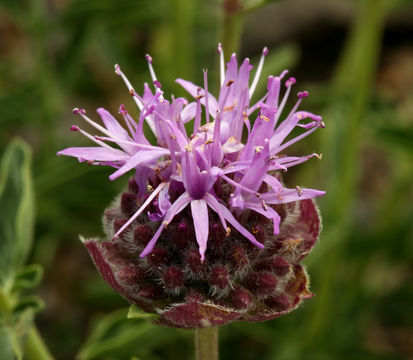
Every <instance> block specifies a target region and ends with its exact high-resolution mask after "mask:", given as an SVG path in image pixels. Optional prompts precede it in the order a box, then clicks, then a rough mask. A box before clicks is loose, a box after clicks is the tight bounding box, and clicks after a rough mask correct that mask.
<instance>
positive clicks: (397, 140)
mask: <svg viewBox="0 0 413 360" xmlns="http://www.w3.org/2000/svg"><path fill="white" fill-rule="evenodd" d="M377 137H378V138H379V139H382V140H384V141H386V142H387V143H389V144H390V145H391V146H394V147H397V148H400V149H401V150H403V151H405V152H406V153H410V154H413V128H411V127H410V128H408V127H401V126H397V125H386V126H384V127H381V128H379V129H378V131H377Z"/></svg>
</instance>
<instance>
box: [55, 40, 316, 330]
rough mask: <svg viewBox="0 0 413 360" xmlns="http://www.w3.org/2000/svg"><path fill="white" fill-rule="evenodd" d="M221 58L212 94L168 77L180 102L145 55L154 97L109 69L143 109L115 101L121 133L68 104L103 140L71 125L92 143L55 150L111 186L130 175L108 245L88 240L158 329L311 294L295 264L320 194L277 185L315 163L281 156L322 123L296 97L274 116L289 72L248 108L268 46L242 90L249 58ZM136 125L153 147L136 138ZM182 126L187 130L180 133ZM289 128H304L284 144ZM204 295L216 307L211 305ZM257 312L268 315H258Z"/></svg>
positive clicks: (110, 121)
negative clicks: (104, 168)
mask: <svg viewBox="0 0 413 360" xmlns="http://www.w3.org/2000/svg"><path fill="white" fill-rule="evenodd" d="M218 51H219V53H220V58H221V88H220V92H219V96H218V97H217V98H216V97H214V96H213V95H212V94H211V93H209V91H208V78H207V71H204V84H203V86H202V87H201V86H197V85H194V84H192V83H191V82H189V81H186V80H183V79H178V80H177V83H178V84H180V85H181V86H182V87H183V88H184V89H185V90H187V91H188V93H189V94H190V95H191V96H192V97H193V101H192V102H189V103H188V101H187V100H185V99H184V98H174V97H172V98H171V99H170V100H167V99H165V98H164V94H163V92H162V90H161V84H160V82H159V81H158V80H157V78H156V75H155V72H154V70H153V67H152V58H151V57H150V56H149V55H147V56H146V59H147V61H148V65H149V71H150V73H151V77H152V82H153V86H154V90H153V91H152V90H151V89H150V87H149V86H148V85H147V84H145V87H144V93H143V95H142V96H140V95H138V94H137V93H136V91H135V90H134V88H133V87H132V85H131V84H130V82H129V80H128V79H127V78H126V76H125V75H124V74H123V72H122V71H121V69H120V67H119V66H118V65H116V66H115V72H116V73H117V74H118V75H119V76H121V77H122V79H123V81H124V82H125V84H126V86H127V87H128V90H129V93H130V94H131V96H132V97H133V99H134V101H135V102H136V104H137V106H138V107H139V109H140V116H139V119H138V121H135V120H134V119H133V118H132V117H131V116H130V115H129V113H128V112H127V111H126V109H125V106H123V105H121V107H120V109H119V113H120V114H121V115H122V117H123V119H124V123H125V125H124V126H122V125H121V124H120V122H119V121H118V120H116V119H115V118H114V117H113V116H112V115H110V113H109V112H107V111H106V110H104V109H102V108H100V109H98V114H99V115H100V117H101V119H102V122H103V124H104V126H101V125H99V124H98V123H96V122H94V121H93V120H91V119H90V118H89V117H87V116H86V114H85V111H84V110H81V109H75V110H74V112H75V114H79V115H81V116H82V117H83V119H84V120H86V122H88V123H89V124H91V125H92V126H93V127H94V128H96V129H97V130H98V131H99V132H100V133H101V134H100V135H95V136H93V135H91V134H89V133H87V132H85V131H84V130H82V129H81V128H79V127H78V126H73V127H72V130H74V131H79V132H81V133H82V134H83V135H85V136H87V137H88V138H90V139H91V140H92V141H94V142H95V143H96V145H97V146H95V147H86V148H68V149H65V150H62V151H60V152H59V153H58V154H59V155H68V156H74V157H77V158H78V159H79V161H87V162H88V163H90V164H102V165H109V166H111V167H113V168H115V169H116V170H115V171H114V172H113V173H112V174H111V175H110V177H109V178H110V179H111V180H114V179H116V178H118V177H120V176H122V175H123V174H125V173H127V172H129V171H131V170H132V171H134V178H133V180H131V182H130V188H129V191H128V192H126V193H124V194H122V196H121V197H120V199H118V200H117V201H116V202H115V203H114V205H113V206H112V207H111V208H110V209H109V210H108V211H107V212H106V214H105V217H104V223H105V224H106V227H105V231H106V235H107V236H109V237H110V238H112V239H113V240H114V241H113V242H112V241H110V242H96V241H85V244H86V246H87V248H88V250H89V251H90V253H91V255H92V257H93V259H94V261H95V263H96V265H97V266H98V268H99V270H100V271H101V273H102V274H103V276H104V277H105V279H106V280H107V281H108V282H109V284H110V285H111V286H112V287H114V288H115V289H116V290H117V291H119V292H120V293H121V294H123V295H124V296H125V297H127V298H128V299H129V300H130V301H132V302H135V303H137V304H139V305H140V306H141V307H142V308H143V309H146V310H147V311H150V312H156V313H157V314H163V317H162V319H163V320H158V322H159V323H164V324H167V325H171V326H178V327H201V326H205V325H208V324H212V325H214V324H213V321H212V320H211V319H212V316H214V317H215V318H216V319H221V318H222V319H221V320H219V321H218V323H225V322H228V321H232V320H235V319H238V320H240V319H241V320H251V321H254V320H256V321H259V320H263V319H268V318H272V317H275V316H279V315H280V314H282V313H285V312H288V311H290V310H292V309H293V308H294V307H296V306H297V304H298V303H299V302H300V300H301V299H302V298H305V297H308V296H309V294H310V293H309V292H308V290H307V277H306V274H305V272H304V270H303V269H302V267H301V266H300V265H298V261H299V260H301V258H302V257H304V256H305V255H306V254H307V253H308V251H309V250H310V249H311V247H312V246H313V244H314V243H315V241H316V239H317V236H318V233H319V229H320V224H319V216H318V213H317V210H316V207H315V205H314V203H313V202H312V201H311V200H309V199H312V198H314V197H316V196H320V195H323V194H324V192H323V191H319V190H313V189H305V188H301V187H299V186H297V187H296V188H293V189H289V188H286V187H285V186H284V185H283V184H282V182H281V179H280V176H279V170H282V171H287V170H288V168H290V167H292V166H294V165H298V164H300V163H302V162H305V161H307V160H308V159H310V158H312V157H320V155H318V154H311V155H307V156H287V155H285V154H284V151H285V150H286V149H287V148H288V147H290V146H291V145H293V144H294V143H295V142H297V141H299V140H300V139H302V138H304V137H306V136H307V135H309V134H311V133H312V132H313V131H315V130H316V129H317V128H319V127H324V123H323V122H322V120H321V117H320V116H317V115H314V114H311V113H309V112H306V111H299V110H298V108H299V106H300V104H301V102H302V100H303V99H304V98H305V97H307V96H308V93H307V92H300V93H298V94H297V101H296V104H295V105H294V106H293V108H292V109H291V110H290V111H289V113H288V114H287V116H286V117H284V118H283V119H282V118H281V115H282V114H283V113H285V107H286V102H287V99H288V97H289V96H290V92H291V90H292V87H293V85H294V84H295V82H296V80H295V79H294V78H291V77H290V78H286V74H287V71H284V72H283V73H282V74H281V75H280V76H277V77H273V76H270V77H269V78H268V82H267V93H266V94H265V96H264V97H263V98H262V99H260V100H259V101H257V102H255V103H251V99H252V97H253V94H254V91H255V88H256V86H257V83H258V81H259V78H260V74H261V70H262V67H263V63H264V58H265V56H266V55H267V53H268V50H267V49H266V48H265V49H264V50H263V53H262V57H261V60H260V62H259V65H258V68H257V71H256V73H255V76H254V78H253V80H252V82H251V85H250V72H251V70H252V66H251V65H250V63H249V60H248V59H245V60H244V61H243V63H242V64H241V65H240V66H239V67H238V64H237V58H236V56H235V54H234V55H232V57H231V59H230V61H229V63H228V64H227V69H226V71H225V69H224V61H223V52H222V49H221V47H220V46H219V47H218ZM285 78H286V79H285ZM283 88H285V90H283ZM281 93H283V95H282V96H281ZM252 120H253V121H252ZM145 121H146V123H147V124H148V125H149V127H150V129H151V130H152V132H153V133H154V135H155V136H156V138H157V144H156V145H152V144H150V143H149V141H148V140H147V138H146V137H145V135H144V133H143V123H144V122H145ZM190 122H191V123H192V125H193V126H192V129H193V130H192V131H191V132H188V131H187V130H186V129H187V127H188V126H186V124H187V123H190ZM296 128H301V129H303V130H302V131H301V133H300V134H299V135H297V136H296V137H293V138H289V135H290V134H291V132H292V131H293V130H294V129H296ZM244 138H245V141H244V140H243V139H244ZM284 204H287V205H284ZM294 221H295V222H297V224H294V226H292V223H293V222H294ZM300 224H301V225H300ZM245 241H247V243H246V242H245ZM195 242H196V245H197V246H196V247H195V245H194V244H195ZM264 242H265V244H264ZM196 248H197V249H196ZM197 252H198V253H197ZM136 253H139V257H140V260H136V259H135V258H134V257H135V254H136ZM159 284H162V286H161V287H160V286H159ZM131 286H132V288H131ZM133 286H135V287H133ZM162 294H163V295H164V296H163V295H162ZM211 294H212V297H213V298H214V299H215V300H217V299H218V302H216V303H215V302H212V303H211V299H208V296H209V295H211ZM166 299H167V300H166ZM177 304H178V305H177ZM179 304H180V305H179ZM182 304H184V305H185V306H184V307H183V308H182V307H181V306H182ZM190 304H192V305H190ZM220 304H221V305H220ZM260 307H261V308H263V309H264V308H265V309H266V312H265V314H264V313H262V312H261V313H260V312H257V311H258V310H257V309H259V308H260ZM172 309H173V310H172ZM179 309H180V310H179ZM228 309H230V310H228ZM274 309H275V310H274ZM191 312H192V315H191V316H193V317H194V319H196V320H193V322H191V321H189V320H188V321H186V322H185V321H184V320H183V318H182V317H184V318H185V316H189V314H190V313H191ZM194 312H195V313H197V314H198V315H199V314H200V313H202V312H203V313H209V312H211V314H210V315H211V316H206V317H202V316H195V315H194ZM167 313H168V314H169V315H168V316H169V317H168V316H166V314H167ZM219 314H221V317H220V315H219ZM174 319H175V320H174Z"/></svg>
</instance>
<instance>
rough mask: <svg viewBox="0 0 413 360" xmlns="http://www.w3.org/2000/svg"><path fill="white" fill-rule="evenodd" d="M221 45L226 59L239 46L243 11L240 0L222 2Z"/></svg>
mask: <svg viewBox="0 0 413 360" xmlns="http://www.w3.org/2000/svg"><path fill="white" fill-rule="evenodd" d="M223 10H224V15H223V22H222V35H221V40H222V47H223V49H224V54H225V57H226V58H227V59H229V57H230V56H231V54H232V53H236V52H237V51H238V48H239V44H240V40H241V34H242V24H243V20H244V16H243V15H244V13H243V11H242V10H243V7H242V1H241V0H225V1H224V4H223Z"/></svg>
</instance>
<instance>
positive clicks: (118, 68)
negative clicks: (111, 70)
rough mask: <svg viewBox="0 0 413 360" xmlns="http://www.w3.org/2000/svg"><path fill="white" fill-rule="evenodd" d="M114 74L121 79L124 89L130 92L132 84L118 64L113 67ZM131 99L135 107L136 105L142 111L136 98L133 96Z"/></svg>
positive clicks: (140, 103)
mask: <svg viewBox="0 0 413 360" xmlns="http://www.w3.org/2000/svg"><path fill="white" fill-rule="evenodd" d="M115 73H116V74H117V75H119V76H120V77H121V78H122V80H123V82H124V83H125V85H126V87H127V88H128V90H129V92H130V91H131V90H133V86H132V84H131V83H130V82H129V80H128V78H127V77H126V76H125V74H124V73H123V72H122V71H121V69H120V66H119V65H118V64H116V65H115ZM133 99H134V101H135V103H136V105H138V108H139V110H142V108H143V104H142V102H141V101H140V100H139V99H138V98H137V97H136V96H134V97H133Z"/></svg>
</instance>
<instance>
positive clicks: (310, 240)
mask: <svg viewBox="0 0 413 360" xmlns="http://www.w3.org/2000/svg"><path fill="white" fill-rule="evenodd" d="M154 185H155V184H154ZM214 188H215V191H216V192H217V193H218V194H220V198H221V199H227V200H226V202H227V203H226V204H225V203H224V205H226V206H229V204H228V201H229V194H230V193H231V192H232V191H233V189H232V187H231V186H230V185H228V184H225V183H224V182H220V183H217V184H215V185H214ZM137 199H138V187H137V185H136V183H135V181H134V180H133V179H131V180H130V182H129V188H128V191H127V192H124V193H123V194H121V196H120V197H119V198H118V199H117V200H116V201H115V202H114V204H113V205H112V206H111V207H110V208H109V209H108V210H106V212H105V215H104V227H105V233H106V236H107V238H109V239H111V238H113V236H114V234H115V233H116V232H117V231H118V229H119V228H120V227H121V226H122V225H123V224H125V222H126V221H127V220H128V219H129V218H130V216H131V215H132V214H133V213H134V212H135V211H136V209H137V205H136V202H137ZM224 201H225V200H224ZM272 207H273V208H274V210H276V211H277V213H278V214H279V215H280V218H281V221H280V232H279V234H278V235H277V236H275V235H274V231H273V224H272V222H271V221H270V220H269V219H268V218H266V217H264V216H262V215H260V214H257V213H256V212H253V211H250V210H245V211H243V212H242V213H241V214H240V215H239V216H238V221H239V222H240V223H241V224H242V225H243V226H244V227H245V228H247V229H251V231H252V233H253V234H254V235H255V237H256V238H257V240H259V241H260V242H261V243H262V244H264V245H265V248H264V249H260V248H258V247H256V246H255V245H253V244H251V242H249V241H248V240H247V239H246V238H245V237H244V236H242V235H241V234H240V233H239V232H238V231H236V230H234V229H231V231H230V232H228V233H226V232H225V231H223V228H222V226H221V225H220V221H219V218H218V216H217V215H216V213H214V212H213V211H211V210H210V211H209V214H208V215H209V217H210V225H209V238H208V249H207V250H206V253H205V259H204V261H203V262H201V258H200V254H199V252H198V248H197V242H196V236H195V230H194V225H193V220H192V215H191V211H190V210H189V209H188V208H187V209H185V210H184V211H182V212H181V213H180V214H179V215H178V216H176V217H175V218H174V219H173V221H172V222H171V223H170V224H168V227H167V230H166V231H164V232H163V233H162V235H161V236H160V238H159V240H158V242H157V246H156V248H155V249H154V250H153V251H152V252H151V253H150V254H149V255H148V256H147V257H145V258H139V257H138V256H137V254H139V253H140V252H141V251H142V250H143V249H144V247H145V246H146V244H147V243H148V241H149V240H150V239H151V238H152V236H153V234H154V233H155V232H156V230H157V226H156V224H154V223H153V222H152V221H149V220H148V218H147V217H139V218H138V219H137V220H136V221H135V222H134V223H133V224H132V225H131V226H130V227H129V228H128V229H127V230H126V231H125V232H123V233H122V235H121V236H120V237H119V238H117V239H116V240H114V241H98V240H83V241H84V244H85V246H86V248H87V249H88V251H89V253H90V255H91V257H92V258H93V260H94V262H95V264H96V266H97V268H98V269H99V271H100V273H101V275H102V276H103V278H104V279H105V280H106V282H107V283H108V284H109V285H110V286H112V288H113V289H115V290H116V291H117V292H119V293H120V294H121V295H122V296H124V297H125V298H126V299H128V300H129V302H131V303H132V304H136V305H138V306H139V307H140V308H142V309H143V310H144V311H146V312H148V313H153V314H156V315H157V316H155V317H154V318H152V321H153V322H154V323H156V324H160V325H167V326H170V327H175V328H185V329H194V328H203V327H208V326H219V325H224V324H227V323H229V322H232V321H265V320H270V319H274V318H276V317H278V316H281V315H284V314H286V313H288V312H290V311H292V310H294V309H295V308H296V307H297V306H298V305H299V304H300V303H301V301H302V300H303V299H307V298H310V297H312V296H313V294H312V293H311V292H310V291H309V289H308V285H309V279H308V276H307V274H306V271H305V270H304V268H303V267H302V266H301V265H299V262H300V261H301V260H302V259H303V258H304V257H305V256H307V254H308V253H309V252H310V250H311V249H312V247H313V246H314V244H315V242H316V240H317V238H318V235H319V233H320V227H321V225H320V217H319V214H318V210H317V207H316V205H315V202H314V201H313V200H312V199H307V200H302V201H296V202H290V203H287V204H281V205H274V206H272ZM153 210H155V209H153Z"/></svg>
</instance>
